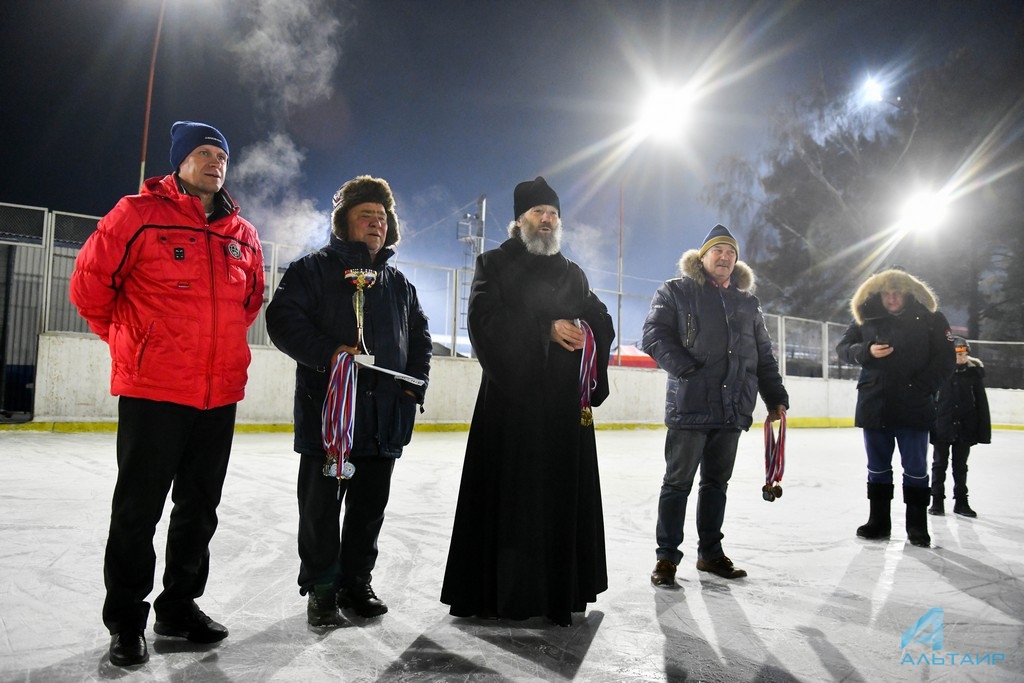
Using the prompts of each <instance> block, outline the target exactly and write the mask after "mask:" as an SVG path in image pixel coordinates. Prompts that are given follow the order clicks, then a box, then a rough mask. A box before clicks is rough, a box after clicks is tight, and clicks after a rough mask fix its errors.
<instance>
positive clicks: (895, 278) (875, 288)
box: [850, 268, 939, 325]
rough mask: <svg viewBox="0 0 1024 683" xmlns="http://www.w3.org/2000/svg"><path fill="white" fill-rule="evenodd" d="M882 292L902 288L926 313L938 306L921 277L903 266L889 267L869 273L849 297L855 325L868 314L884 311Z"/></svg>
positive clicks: (869, 316)
mask: <svg viewBox="0 0 1024 683" xmlns="http://www.w3.org/2000/svg"><path fill="white" fill-rule="evenodd" d="M882 292H903V294H904V295H906V296H909V297H913V299H914V300H915V301H916V302H917V303H919V304H921V305H922V306H924V307H925V308H926V309H927V310H928V312H929V313H934V312H935V311H937V310H938V308H939V299H938V297H937V296H936V295H935V292H934V291H932V288H931V287H929V286H928V284H927V283H926V282H925V281H924V280H919V279H918V278H916V277H914V276H913V275H911V274H910V273H908V272H906V271H905V270H900V269H898V268H892V269H890V270H883V271H882V272H880V273H875V274H874V275H872V276H871V277H869V278H868V279H867V280H865V281H864V282H863V283H862V284H861V286H860V287H858V288H857V291H856V292H855V293H854V295H853V298H852V299H850V313H852V314H853V319H854V320H855V321H857V324H858V325H863V324H864V321H865V320H867V319H868V318H874V317H878V316H879V315H881V314H882V313H884V312H885V308H884V307H883V306H882Z"/></svg>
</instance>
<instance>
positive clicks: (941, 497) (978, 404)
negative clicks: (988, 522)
mask: <svg viewBox="0 0 1024 683" xmlns="http://www.w3.org/2000/svg"><path fill="white" fill-rule="evenodd" d="M954 346H955V348H956V372H954V373H953V376H952V377H950V378H949V379H948V380H947V381H946V384H945V385H944V386H943V387H942V389H940V390H939V398H938V413H937V415H936V419H935V426H934V427H932V430H931V442H932V445H933V446H934V452H933V454H932V506H931V507H930V508H929V509H928V513H929V514H932V515H942V514H945V504H944V501H945V498H946V491H945V483H946V468H947V466H948V465H949V454H950V450H951V449H952V452H953V499H954V500H955V501H956V502H955V503H954V505H953V512H955V513H956V514H958V515H962V516H964V517H977V516H978V515H977V513H976V512H975V511H974V510H972V509H971V506H970V505H969V504H968V502H967V457H968V456H969V455H970V454H971V446H973V445H975V444H979V443H992V422H991V418H990V416H989V410H988V397H987V396H986V395H985V383H984V378H985V369H984V368H985V366H984V364H983V363H982V362H981V361H980V360H978V359H977V358H974V357H972V356H970V355H969V354H970V351H971V347H970V345H969V344H968V343H967V340H966V339H964V338H962V337H956V338H955V339H954Z"/></svg>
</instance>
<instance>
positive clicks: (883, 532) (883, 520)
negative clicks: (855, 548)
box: [857, 482, 894, 540]
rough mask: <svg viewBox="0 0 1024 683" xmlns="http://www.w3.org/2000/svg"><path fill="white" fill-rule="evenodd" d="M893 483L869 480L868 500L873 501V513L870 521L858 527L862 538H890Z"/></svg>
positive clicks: (869, 517)
mask: <svg viewBox="0 0 1024 683" xmlns="http://www.w3.org/2000/svg"><path fill="white" fill-rule="evenodd" d="M893 489H894V486H893V485H892V484H874V483H872V482H868V501H869V502H870V503H871V513H870V515H869V516H868V523H867V524H865V525H863V526H860V527H857V535H858V536H860V537H861V538H867V539H870V540H877V539H882V538H889V533H890V532H891V531H892V517H891V512H890V509H891V505H892V493H893Z"/></svg>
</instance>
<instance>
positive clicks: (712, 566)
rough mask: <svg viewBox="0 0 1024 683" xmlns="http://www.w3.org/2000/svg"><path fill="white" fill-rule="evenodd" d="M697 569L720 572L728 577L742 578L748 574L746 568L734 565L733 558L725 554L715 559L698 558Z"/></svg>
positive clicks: (714, 572) (713, 572) (722, 575)
mask: <svg viewBox="0 0 1024 683" xmlns="http://www.w3.org/2000/svg"><path fill="white" fill-rule="evenodd" d="M697 569H699V570H700V571H702V572H711V573H712V574H718V575H719V576H721V577H723V578H726V579H742V578H743V577H744V576H746V575H747V570H746V569H740V568H739V567H735V566H733V564H732V560H730V559H729V558H728V557H726V556H725V555H722V556H721V557H716V558H715V559H713V560H697Z"/></svg>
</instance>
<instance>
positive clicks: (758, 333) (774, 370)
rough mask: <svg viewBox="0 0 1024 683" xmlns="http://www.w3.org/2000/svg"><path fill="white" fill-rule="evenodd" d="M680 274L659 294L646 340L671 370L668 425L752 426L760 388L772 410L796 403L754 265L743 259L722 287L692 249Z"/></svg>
mask: <svg viewBox="0 0 1024 683" xmlns="http://www.w3.org/2000/svg"><path fill="white" fill-rule="evenodd" d="M679 272H680V274H681V275H682V277H679V278H676V279H672V280H669V281H667V282H665V283H664V284H662V285H661V287H659V288H658V291H657V292H656V293H655V295H654V299H653V301H652V302H651V310H650V313H648V315H647V320H646V321H644V330H643V339H642V341H641V348H642V349H643V350H644V351H645V352H646V353H647V354H649V355H650V356H651V357H652V358H654V360H655V361H657V363H658V366H659V367H661V368H662V369H663V370H665V371H666V372H667V373H668V382H667V387H666V398H665V425H666V426H667V427H668V428H669V429H722V428H736V429H743V430H746V429H749V428H750V425H751V424H752V423H753V412H754V406H755V405H756V403H757V396H758V393H760V395H761V398H762V399H763V400H764V402H765V404H766V406H767V407H768V408H774V407H775V406H777V405H784V406H786V408H789V394H788V393H786V389H785V387H784V386H783V383H782V376H781V375H780V374H779V363H778V361H777V360H776V359H775V354H774V353H773V352H772V343H771V339H770V338H769V336H768V330H767V328H766V327H765V324H764V315H763V313H762V312H761V304H760V302H758V300H757V297H755V296H754V287H755V281H754V272H753V271H752V270H751V269H750V267H749V266H748V265H747V264H745V263H743V262H742V261H737V263H736V266H735V268H734V270H733V273H732V277H731V280H730V283H729V286H728V287H720V286H719V285H718V284H717V283H716V282H715V281H714V280H713V279H712V278H710V277H708V276H707V274H706V273H705V271H704V265H703V263H702V262H701V258H700V253H699V252H698V251H697V250H696V249H691V250H689V251H687V252H686V253H684V254H683V255H682V257H681V258H680V259H679Z"/></svg>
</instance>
